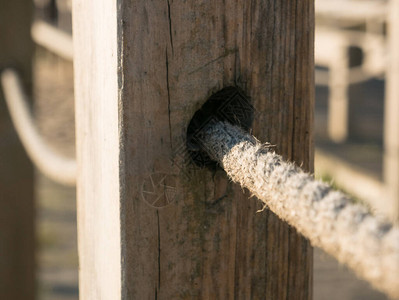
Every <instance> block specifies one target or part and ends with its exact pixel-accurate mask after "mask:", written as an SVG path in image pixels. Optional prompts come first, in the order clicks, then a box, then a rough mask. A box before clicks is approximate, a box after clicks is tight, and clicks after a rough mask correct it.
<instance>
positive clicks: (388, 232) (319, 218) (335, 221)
mask: <svg viewBox="0 0 399 300" xmlns="http://www.w3.org/2000/svg"><path fill="white" fill-rule="evenodd" d="M198 136H199V141H200V143H201V144H202V148H203V149H204V150H205V151H206V152H207V153H208V154H209V156H210V157H211V158H212V159H214V160H215V161H217V162H219V164H220V165H221V166H222V167H223V168H224V170H225V171H226V173H227V174H228V175H229V177H230V178H231V179H232V180H233V181H234V182H237V183H239V184H241V186H242V187H245V188H247V189H248V190H249V191H250V192H251V193H252V194H253V195H255V196H256V197H258V198H259V199H260V200H262V201H263V202H264V203H265V205H266V206H267V207H269V208H270V209H271V210H272V211H273V212H274V213H275V214H276V215H278V216H279V217H280V218H281V219H282V220H284V221H286V222H287V223H288V224H290V225H291V226H293V227H295V228H296V229H297V230H298V232H300V233H301V234H303V235H304V236H305V237H307V238H308V239H309V240H310V242H311V243H312V244H313V245H314V246H318V247H320V248H322V249H324V250H325V251H326V252H328V253H329V254H331V255H333V256H334V257H336V258H337V259H338V260H339V261H340V262H342V263H345V264H346V265H348V266H349V267H351V268H352V269H353V270H354V271H355V272H356V273H357V274H358V275H359V276H361V277H363V278H364V279H366V280H368V281H369V282H370V283H372V285H373V286H375V287H376V288H378V289H380V290H382V291H384V292H385V293H387V294H388V295H389V296H391V297H394V298H399V228H398V226H396V225H393V224H391V223H388V222H386V221H383V220H381V219H379V218H377V217H375V216H373V215H372V214H370V213H369V212H368V211H367V209H365V208H364V207H363V206H362V205H359V204H355V203H353V202H352V201H351V200H350V199H349V198H348V197H347V196H346V195H344V194H343V193H341V192H338V191H335V190H333V189H332V188H331V187H330V186H328V185H327V184H325V183H323V182H321V181H317V180H315V179H314V178H313V177H312V176H311V175H309V174H307V173H305V172H303V171H302V170H301V169H300V168H298V167H296V166H295V165H294V164H293V163H289V162H285V161H284V160H283V159H282V157H281V156H279V155H277V154H276V153H275V152H274V151H273V148H272V147H270V145H269V144H261V143H260V142H259V141H258V140H256V139H255V138H254V137H253V136H251V135H249V134H247V133H245V132H244V131H243V130H241V129H240V128H238V127H236V126H233V125H230V124H228V123H221V122H219V123H216V124H214V125H212V126H208V127H205V129H203V130H202V131H201V132H200V133H199V135H198Z"/></svg>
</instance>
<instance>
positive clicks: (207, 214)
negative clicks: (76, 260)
mask: <svg viewBox="0 0 399 300" xmlns="http://www.w3.org/2000/svg"><path fill="white" fill-rule="evenodd" d="M313 14H314V8H313V1H311V0H305V1H299V0H297V1H263V0H257V1H252V2H248V1H230V0H228V1H224V2H221V1H145V0H139V1H133V2H131V1H115V0H114V1H100V2H99V1H95V0H76V1H74V2H73V19H74V20H73V25H74V28H73V30H74V45H75V46H74V47H75V49H74V59H75V61H74V63H75V92H76V120H77V155H78V164H79V171H78V172H79V174H78V228H79V257H80V295H81V297H82V299H100V298H101V299H120V298H124V299H149V298H155V299H233V298H238V299H280V298H281V299H283V298H284V299H285V298H287V299H293V298H295V299H310V298H311V295H312V248H311V247H310V245H309V243H308V241H307V240H305V239H304V238H303V237H301V236H300V235H298V234H297V232H296V231H295V230H294V229H292V228H290V227H289V226H287V224H285V223H283V222H281V221H280V220H279V219H278V218H277V217H276V216H275V215H274V214H273V213H271V212H270V211H268V210H265V211H263V212H261V213H257V212H256V211H257V210H258V209H260V208H261V207H260V203H259V201H258V200H257V199H254V198H250V199H249V197H250V195H249V194H248V193H244V192H243V191H242V190H241V188H240V187H239V186H236V185H233V184H231V183H230V182H229V180H228V179H227V178H226V176H225V174H224V172H223V171H221V170H217V171H210V170H208V169H200V168H198V167H195V166H193V165H192V164H190V163H189V162H188V160H187V159H186V155H185V140H186V129H187V126H188V124H189V121H190V119H191V117H192V116H193V114H194V112H195V111H196V110H197V109H199V108H200V107H201V105H202V104H203V103H204V102H205V101H206V99H207V98H208V97H209V96H210V95H211V94H212V93H214V92H216V91H218V90H220V89H222V88H223V87H225V86H239V87H241V88H242V89H243V90H244V92H245V93H246V94H247V95H249V96H250V97H251V99H252V103H253V106H254V108H255V110H256V111H255V121H254V124H253V128H254V133H255V135H256V136H258V137H259V138H261V139H262V140H265V141H266V140H267V141H270V142H272V143H273V144H275V145H277V147H276V148H277V151H278V152H279V153H281V154H283V155H284V157H286V158H288V159H291V160H294V161H296V162H297V163H298V164H302V165H303V167H304V168H305V169H307V170H312V168H313V140H312V123H313V32H314V17H313Z"/></svg>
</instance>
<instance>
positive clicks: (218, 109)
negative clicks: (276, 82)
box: [187, 86, 255, 169]
mask: <svg viewBox="0 0 399 300" xmlns="http://www.w3.org/2000/svg"><path fill="white" fill-rule="evenodd" d="M254 111H255V109H254V107H253V106H252V104H251V101H250V98H249V97H248V96H247V95H245V94H244V92H243V91H242V90H241V89H239V88H237V87H234V86H229V87H225V88H223V89H222V90H220V91H218V92H216V93H215V94H213V95H212V96H211V97H210V98H209V99H208V100H207V101H206V102H205V103H204V105H202V107H201V108H200V109H199V110H197V111H196V112H195V114H194V116H193V118H192V119H191V121H190V124H189V125H188V128H187V150H188V152H189V154H190V156H191V159H192V160H193V161H194V163H195V164H196V165H197V166H200V167H209V168H211V169H215V168H216V166H217V164H216V162H214V161H213V160H212V159H211V158H210V157H209V156H208V154H206V152H205V151H203V150H202V149H201V145H200V142H199V139H198V136H199V133H200V132H201V130H202V129H203V128H204V127H205V126H207V125H209V124H212V123H214V122H218V121H223V122H229V123H231V124H233V125H237V126H239V127H241V128H242V129H244V130H245V131H249V130H250V128H251V125H252V121H253V116H254Z"/></svg>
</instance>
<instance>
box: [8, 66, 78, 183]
mask: <svg viewBox="0 0 399 300" xmlns="http://www.w3.org/2000/svg"><path fill="white" fill-rule="evenodd" d="M1 83H2V87H3V93H4V98H5V100H6V103H7V106H8V109H9V111H10V116H11V119H12V121H13V124H14V127H15V129H16V131H17V133H18V136H19V138H20V139H21V142H22V144H23V146H24V148H25V150H26V152H27V153H28V155H29V157H30V158H31V160H32V161H33V163H34V164H35V165H36V167H37V168H38V169H39V170H40V171H41V172H42V173H43V174H45V175H46V176H48V177H49V178H51V179H53V180H54V181H57V182H59V183H62V184H65V185H70V186H73V185H75V184H76V173H77V166H76V161H75V160H74V159H69V158H66V157H63V156H61V155H59V154H58V153H57V152H56V151H54V150H53V149H52V148H51V147H50V146H49V145H48V144H47V143H46V142H45V141H44V140H43V138H42V137H41V136H40V134H39V132H38V131H37V129H36V126H35V123H34V121H33V118H32V115H31V113H30V109H29V107H28V105H27V103H28V101H27V97H26V95H25V94H24V92H23V88H22V84H21V80H20V78H19V76H18V74H17V72H16V71H14V70H12V69H7V70H4V71H3V72H2V73H1Z"/></svg>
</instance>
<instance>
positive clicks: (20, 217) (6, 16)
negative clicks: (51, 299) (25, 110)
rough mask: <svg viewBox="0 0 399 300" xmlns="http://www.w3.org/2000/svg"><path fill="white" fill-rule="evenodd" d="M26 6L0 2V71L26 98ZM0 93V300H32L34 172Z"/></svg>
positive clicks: (29, 76)
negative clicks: (15, 76) (11, 74)
mask: <svg viewBox="0 0 399 300" xmlns="http://www.w3.org/2000/svg"><path fill="white" fill-rule="evenodd" d="M32 5H33V3H32V2H30V1H7V0H0V41H1V47H0V71H1V70H3V69H4V68H6V67H14V68H16V69H17V70H18V72H19V73H20V74H21V76H22V79H23V81H24V85H25V88H26V92H27V93H28V94H30V93H31V86H32V67H31V64H32V50H33V49H32V48H33V45H32V41H31V38H30V24H31V17H32ZM3 97H4V95H3V93H2V92H0V295H1V296H0V297H1V298H2V299H16V300H19V299H34V297H35V273H34V271H35V270H34V265H35V262H34V256H35V253H34V249H35V246H34V229H35V224H34V215H35V207H34V196H33V193H34V192H33V167H32V164H31V162H30V161H29V159H28V157H27V156H26V154H25V151H24V149H23V147H22V145H21V143H20V141H19V139H18V136H17V134H16V132H15V130H14V127H13V124H12V122H11V120H10V117H9V114H8V111H7V107H6V105H5V102H4V98H3Z"/></svg>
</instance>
